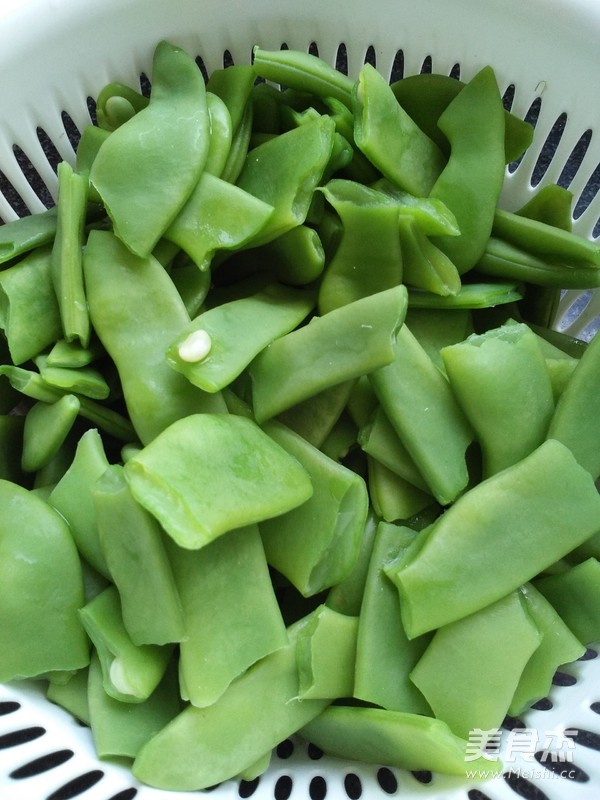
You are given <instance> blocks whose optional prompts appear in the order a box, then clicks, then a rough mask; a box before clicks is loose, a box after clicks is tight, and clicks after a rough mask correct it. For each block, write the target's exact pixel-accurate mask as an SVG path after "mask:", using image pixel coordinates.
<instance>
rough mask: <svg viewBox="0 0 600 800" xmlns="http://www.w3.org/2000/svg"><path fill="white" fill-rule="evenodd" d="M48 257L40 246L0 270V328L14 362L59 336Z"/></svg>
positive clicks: (22, 361)
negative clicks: (12, 264)
mask: <svg viewBox="0 0 600 800" xmlns="http://www.w3.org/2000/svg"><path fill="white" fill-rule="evenodd" d="M51 258H52V256H51V250H50V249H48V247H47V246H44V247H40V248H38V249H35V250H33V251H32V252H31V253H30V254H29V255H27V256H25V258H24V259H23V260H21V261H19V262H18V263H17V264H15V265H14V266H12V267H8V268H7V269H5V270H3V271H2V272H0V327H1V328H2V330H3V331H4V333H5V335H6V342H7V345H8V350H9V352H10V357H11V360H12V363H13V364H16V365H19V364H24V363H25V362H26V361H28V360H29V359H31V358H33V357H34V356H37V355H38V354H39V353H41V352H42V351H43V350H45V349H46V348H47V347H48V346H49V345H50V344H52V343H53V342H54V341H56V339H58V338H59V337H60V335H61V331H62V328H61V319H60V311H59V307H58V303H57V300H56V296H55V294H54V290H53V284H52V271H51V269H52V268H51Z"/></svg>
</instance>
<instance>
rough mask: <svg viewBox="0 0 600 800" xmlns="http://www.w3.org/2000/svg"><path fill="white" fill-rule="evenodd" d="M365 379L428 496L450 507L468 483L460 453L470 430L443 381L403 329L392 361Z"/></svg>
mask: <svg viewBox="0 0 600 800" xmlns="http://www.w3.org/2000/svg"><path fill="white" fill-rule="evenodd" d="M369 380H370V381H371V384H372V386H373V389H374V391H375V394H376V395H377V397H378V399H379V402H380V403H381V405H382V407H383V409H384V411H385V412H386V414H387V417H388V419H389V421H390V423H391V424H392V427H393V428H394V429H395V431H396V433H397V434H398V436H399V437H400V439H401V440H402V442H403V444H404V446H405V447H406V449H407V451H408V452H409V454H410V456H411V457H412V459H413V460H414V463H415V464H416V466H417V469H418V470H419V472H420V473H421V475H422V477H423V479H424V480H425V482H426V484H427V486H428V487H429V489H430V491H431V492H432V494H433V496H434V497H435V498H436V499H437V500H438V501H439V502H440V503H441V504H442V505H446V504H448V503H451V502H452V501H453V500H455V499H456V497H457V496H458V495H459V494H461V493H462V492H463V490H464V489H465V488H466V486H467V484H468V481H469V474H468V469H467V462H466V451H467V447H468V446H469V444H470V443H471V442H472V440H473V431H472V428H471V426H470V424H469V423H468V421H467V419H466V417H465V416H464V414H463V412H462V410H461V408H460V407H459V405H458V403H457V401H456V399H455V397H454V395H453V393H452V389H451V387H450V385H449V383H448V381H447V379H446V378H445V377H444V376H443V375H442V373H441V372H440V371H439V369H438V368H437V367H436V366H435V364H434V363H433V361H432V360H431V359H430V358H429V356H428V355H427V353H426V352H425V350H424V349H423V348H422V347H421V345H420V344H419V342H418V341H417V340H416V339H415V337H414V336H413V334H412V333H411V332H410V330H409V329H408V328H407V327H406V325H403V326H402V328H401V329H400V331H399V333H398V336H397V344H396V353H395V357H394V361H393V362H392V363H391V364H389V365H388V366H385V367H382V368H380V369H378V370H375V371H373V372H372V373H371V374H370V375H369ZM442 454H443V457H441V456H442Z"/></svg>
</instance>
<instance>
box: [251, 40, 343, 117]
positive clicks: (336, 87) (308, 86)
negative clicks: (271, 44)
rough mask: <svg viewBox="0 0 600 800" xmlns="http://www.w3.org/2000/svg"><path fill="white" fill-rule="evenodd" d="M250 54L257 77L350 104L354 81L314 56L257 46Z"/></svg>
mask: <svg viewBox="0 0 600 800" xmlns="http://www.w3.org/2000/svg"><path fill="white" fill-rule="evenodd" d="M253 56H254V60H253V66H254V71H255V73H256V74H257V75H258V76H259V77H260V78H266V80H269V81H274V82H276V83H280V84H283V85H285V86H288V87H290V88H292V89H298V90H299V91H305V92H309V93H310V94H316V95H317V96H319V97H333V98H335V99H337V100H339V101H340V102H341V103H344V105H346V106H347V107H348V108H350V107H351V104H352V88H353V86H354V81H353V80H352V78H349V77H348V76H346V75H344V74H343V73H342V72H339V71H338V70H336V69H334V68H333V67H331V66H329V65H328V64H327V63H325V62H324V61H323V60H322V59H320V58H318V57H317V56H313V55H312V54H310V53H301V52H299V51H296V50H294V51H291V50H278V51H276V50H263V49H262V48H261V47H255V48H254V50H253Z"/></svg>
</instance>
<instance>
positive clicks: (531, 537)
mask: <svg viewBox="0 0 600 800" xmlns="http://www.w3.org/2000/svg"><path fill="white" fill-rule="evenodd" d="M525 487H526V489H525ZM506 497H510V498H511V503H510V504H507V503H506V502H505V498H506ZM599 508H600V498H599V497H598V493H597V491H596V489H595V486H594V482H593V481H592V479H591V477H590V475H589V473H587V472H586V471H585V470H584V469H583V468H582V467H580V466H579V464H577V462H576V461H575V458H574V457H573V455H572V454H571V452H570V451H569V450H568V449H567V448H566V447H565V446H564V445H562V444H560V442H557V441H555V440H548V441H546V442H544V443H543V444H542V445H540V446H539V447H538V448H537V449H536V450H535V451H534V452H533V453H532V454H531V455H529V456H527V457H526V458H524V459H523V460H522V461H520V462H519V463H518V464H515V465H514V466H513V467H509V468H508V469H506V470H503V471H502V472H499V473H497V474H496V475H494V476H492V477H491V478H488V479H487V480H485V481H482V482H481V483H479V484H478V485H477V486H475V487H474V488H472V489H471V490H470V491H469V492H467V493H466V494H464V495H463V496H462V497H461V498H460V499H459V500H457V501H456V502H455V503H454V504H453V505H452V506H451V508H449V509H448V510H447V511H446V513H445V514H443V515H442V516H441V517H440V518H439V520H438V521H437V522H436V523H435V524H434V525H433V526H432V527H431V528H430V530H429V534H428V535H427V536H426V538H424V539H422V540H421V546H420V547H418V548H415V552H414V557H411V556H410V555H408V556H407V558H406V560H405V561H404V562H403V563H402V564H401V565H400V568H399V569H398V570H397V571H396V572H395V573H394V574H393V575H390V577H392V579H393V580H394V581H395V582H396V585H397V586H398V589H399V592H400V596H401V601H402V606H401V608H402V618H403V621H404V624H405V627H406V630H407V633H408V635H409V636H411V637H412V636H417V635H419V634H420V633H424V632H426V631H428V630H433V629H434V628H438V627H440V626H442V625H445V624H447V623H449V622H452V621H453V620H456V619H461V618H462V617H464V616H466V615H468V614H471V613H474V612H475V611H477V610H478V609H480V608H483V607H485V606H486V605H489V604H490V603H493V602H495V601H496V600H499V599H501V598H502V597H504V596H506V595H507V594H508V593H509V592H511V591H514V590H515V589H517V588H518V587H519V586H521V585H522V584H523V583H525V582H526V581H528V580H531V579H532V578H534V577H535V576H536V575H537V574H539V573H540V572H542V571H543V570H544V569H546V568H547V567H549V566H550V565H551V564H553V563H554V562H555V561H557V560H558V559H559V558H562V557H563V556H564V555H566V554H567V553H569V552H570V551H571V550H573V549H574V548H575V547H577V546H578V545H579V544H581V543H582V542H584V541H585V540H586V539H587V538H589V536H591V534H592V533H594V532H595V531H596V529H597V524H598V522H597V519H598V517H597V514H598V509H599ZM417 541H418V540H417ZM509 542H510V544H509ZM499 549H500V550H501V552H502V554H503V555H502V556H500V555H499ZM508 554H510V556H508ZM457 582H458V584H459V585H460V586H462V587H463V591H461V592H460V593H457V592H455V586H456V585H457Z"/></svg>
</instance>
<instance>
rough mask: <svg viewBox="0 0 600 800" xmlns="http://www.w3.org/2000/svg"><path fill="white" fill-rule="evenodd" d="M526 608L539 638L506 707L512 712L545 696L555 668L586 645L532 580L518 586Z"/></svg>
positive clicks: (567, 660) (520, 709)
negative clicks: (540, 638) (538, 633)
mask: <svg viewBox="0 0 600 800" xmlns="http://www.w3.org/2000/svg"><path fill="white" fill-rule="evenodd" d="M521 593H522V595H523V598H524V600H525V606H526V608H527V612H528V614H529V615H530V617H531V618H532V620H533V622H534V623H535V625H536V626H537V628H538V630H539V631H540V633H541V634H542V640H541V642H540V644H539V645H538V647H537V649H536V650H535V651H534V652H533V654H532V655H531V658H530V659H529V661H528V662H527V664H526V665H525V668H524V669H523V672H522V674H521V677H520V678H519V683H518V686H517V689H516V691H515V694H514V695H513V699H512V701H511V704H510V706H509V708H508V713H509V714H510V715H511V716H516V715H518V714H522V713H523V712H524V711H526V710H527V709H528V708H530V707H531V706H532V705H533V704H534V703H537V702H538V701H539V700H542V699H543V698H544V697H547V696H548V694H549V692H550V687H551V686H552V679H553V678H554V675H555V674H556V670H557V669H558V668H559V667H560V666H561V665H562V664H568V663H570V662H571V661H576V660H577V659H578V658H581V656H582V655H583V654H584V653H585V647H584V646H583V645H582V644H581V642H580V641H579V640H578V639H577V638H576V637H575V636H574V634H573V633H572V632H571V629H570V628H569V627H567V625H566V624H565V622H564V621H563V620H562V618H561V617H560V616H559V614H558V613H557V612H556V610H555V609H554V607H553V606H552V605H551V604H550V603H549V602H548V601H547V600H546V599H545V598H544V596H543V594H541V592H539V591H538V590H537V589H536V588H535V587H534V585H533V584H531V583H528V584H525V585H524V586H523V587H522V588H521Z"/></svg>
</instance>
